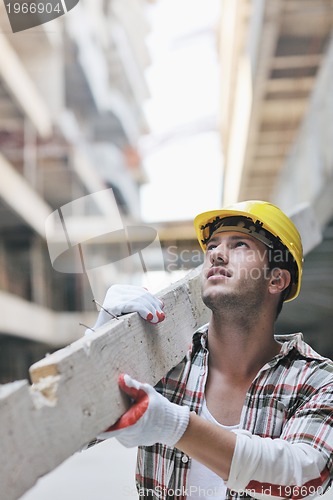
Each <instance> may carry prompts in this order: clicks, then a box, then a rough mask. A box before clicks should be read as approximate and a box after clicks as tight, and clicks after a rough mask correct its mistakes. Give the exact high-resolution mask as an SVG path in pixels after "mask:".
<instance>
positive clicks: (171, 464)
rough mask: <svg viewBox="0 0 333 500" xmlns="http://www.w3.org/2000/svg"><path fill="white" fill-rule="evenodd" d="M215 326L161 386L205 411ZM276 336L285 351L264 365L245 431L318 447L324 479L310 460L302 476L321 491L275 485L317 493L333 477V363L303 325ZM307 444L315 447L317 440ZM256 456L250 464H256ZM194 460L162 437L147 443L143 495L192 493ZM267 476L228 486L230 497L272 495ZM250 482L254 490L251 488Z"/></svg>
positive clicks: (292, 493) (180, 498)
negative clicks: (189, 484)
mask: <svg viewBox="0 0 333 500" xmlns="http://www.w3.org/2000/svg"><path fill="white" fill-rule="evenodd" d="M207 330H208V328H207V325H205V326H204V327H202V328H200V329H199V330H197V332H196V333H195V334H194V336H193V343H192V346H191V349H190V350H189V352H188V354H187V356H186V357H185V358H184V359H183V361H182V362H181V363H180V364H179V365H178V366H176V367H175V368H174V369H173V370H171V371H170V372H169V373H168V374H167V376H166V377H165V378H163V379H162V380H161V382H160V383H159V384H158V385H157V386H156V389H157V390H158V391H159V392H160V393H161V394H163V395H164V396H165V397H167V398H168V399H169V400H170V401H172V402H174V403H177V404H180V405H188V406H189V407H190V410H191V411H195V412H196V413H198V414H200V412H201V408H202V403H203V398H204V391H205V384H206V379H207V371H208V349H207ZM276 340H278V341H279V342H281V343H282V347H281V350H280V353H279V354H278V355H277V356H275V357H274V358H273V359H272V360H271V361H270V362H269V363H267V364H266V365H265V366H263V368H262V369H261V370H260V371H259V372H258V374H257V377H256V378H255V380H254V381H253V383H252V385H251V387H250V388H249V390H248V392H247V395H246V399H245V404H244V407H243V410H242V414H241V421H240V429H242V431H240V432H243V433H245V434H248V435H249V436H253V435H255V436H254V437H255V438H257V436H259V437H260V438H274V440H261V442H262V441H265V443H266V444H269V441H270V442H273V443H274V441H275V439H276V438H280V439H279V441H281V442H282V444H284V445H285V446H286V443H285V442H288V443H305V444H308V445H310V446H311V447H312V449H313V448H315V449H316V450H318V451H319V452H320V455H321V456H320V459H321V460H322V461H324V466H323V470H321V471H320V474H319V476H320V477H319V479H318V478H316V479H313V467H310V469H311V470H312V477H310V478H309V477H305V478H304V477H303V476H302V479H304V481H305V482H304V481H302V485H303V484H305V483H306V485H307V486H308V487H309V485H316V488H317V489H316V494H314V495H309V492H310V493H312V492H313V491H314V490H313V489H312V490H311V488H308V489H305V490H304V489H302V490H300V489H298V490H295V489H292V488H291V487H290V486H286V487H285V488H284V489H283V488H282V487H279V486H276V485H275V486H276V488H278V491H276V489H275V491H274V490H270V492H269V494H270V495H273V496H276V497H283V498H302V497H305V496H307V497H313V498H316V497H317V496H318V492H320V493H321V492H323V491H325V490H326V489H327V487H328V486H329V485H330V484H331V481H332V477H333V432H332V430H333V429H332V427H333V363H332V361H330V360H329V359H326V358H323V357H322V356H320V355H319V354H317V353H316V352H315V351H313V350H312V349H311V347H310V346H309V345H307V344H306V343H305V342H304V341H303V337H302V334H300V333H298V334H293V335H283V336H277V337H276ZM282 440H283V441H282ZM307 449H308V450H309V451H312V449H311V450H310V449H309V447H307ZM279 453H280V452H279ZM244 454H245V453H244ZM317 455H318V453H317ZM234 456H235V455H234ZM279 457H281V455H279ZM241 458H242V454H241ZM248 458H249V457H248ZM233 461H234V459H233ZM278 462H279V460H278ZM280 462H281V460H280ZM249 464H250V465H251V462H249ZM249 464H246V465H245V467H244V468H243V469H242V470H243V471H246V470H248V469H246V467H248V465H249ZM266 465H267V464H266ZM190 466H191V459H190V458H189V457H188V456H187V455H185V454H184V453H182V452H181V451H180V450H178V449H176V448H170V447H167V446H164V445H162V444H159V443H158V444H156V445H154V446H149V447H140V448H139V451H138V461H137V474H136V482H137V489H138V493H139V497H140V498H151V499H163V500H171V499H177V500H184V499H185V498H186V497H187V494H188V492H187V491H186V480H187V472H188V470H189V468H190ZM274 467H276V462H274ZM271 468H272V469H273V471H272V474H274V472H276V469H274V468H273V465H272V464H271ZM285 468H286V467H285ZM308 468H309V466H308ZM266 469H267V467H266ZM268 470H269V468H268ZM238 472H239V473H240V475H241V474H242V472H241V471H238ZM302 472H303V471H302ZM310 476H311V473H310ZM266 478H267V476H266ZM229 479H230V478H229ZM251 479H253V478H251ZM228 483H229V481H228ZM267 484H268V483H267V482H264V481H263V482H262V483H261V484H260V485H259V483H258V481H251V482H250V483H249V484H246V488H244V490H242V491H239V488H238V489H237V491H238V492H237V493H236V491H234V490H231V489H229V488H228V489H227V494H226V499H227V500H231V499H233V500H237V499H240V498H251V497H255V498H265V497H266V498H267V491H268V490H267ZM287 484H288V483H287ZM258 486H261V490H260V488H259V487H258ZM245 489H246V491H245ZM249 490H251V491H250V493H251V492H253V494H252V493H251V494H249ZM260 491H262V492H266V496H265V495H263V496H262V495H260ZM258 493H259V494H258Z"/></svg>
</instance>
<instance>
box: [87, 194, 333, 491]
mask: <svg viewBox="0 0 333 500" xmlns="http://www.w3.org/2000/svg"><path fill="white" fill-rule="evenodd" d="M194 224H195V229H196V233H197V236H198V239H199V243H200V245H201V247H202V249H203V251H204V252H205V257H204V264H203V268H202V273H201V286H202V299H203V301H204V303H205V304H206V305H207V307H208V308H209V309H210V310H211V319H210V322H209V324H208V325H205V326H203V327H202V328H200V329H199V330H198V331H196V332H195V333H194V335H193V342H192V346H191V349H190V351H189V352H188V354H187V356H186V357H185V358H184V359H183V361H182V362H181V363H180V364H179V365H178V366H177V367H175V368H174V369H173V370H171V371H170V372H169V373H168V374H167V375H166V377H165V378H163V379H162V380H161V381H160V382H159V383H158V384H157V386H156V387H155V388H153V387H151V386H150V385H148V384H145V383H142V382H138V381H137V380H134V379H132V378H131V377H130V376H129V375H121V376H120V379H119V384H120V387H121V389H122V390H123V391H124V392H125V393H126V394H128V395H129V396H130V398H131V399H132V401H133V404H132V406H131V407H130V409H129V410H128V411H127V412H126V413H125V414H124V415H123V416H122V417H121V418H120V419H119V421H118V422H117V423H116V424H115V425H113V426H111V427H110V428H109V429H108V430H106V431H105V432H104V433H103V434H102V435H101V436H100V439H106V438H109V437H113V436H115V437H117V439H118V440H119V441H120V442H121V443H123V444H124V445H125V446H127V447H133V446H139V451H138V462H137V475H136V479H137V488H138V493H139V497H140V498H156V499H157V498H158V499H165V500H167V499H168V500H170V499H176V498H177V499H182V500H184V499H185V498H215V499H220V500H221V499H232V498H233V499H235V498H236V499H238V498H245V497H247V498H251V497H253V498H258V499H261V498H272V497H276V498H303V497H306V498H316V497H318V496H319V495H320V494H322V493H323V492H325V491H326V490H327V488H328V487H329V485H330V484H331V481H332V478H333V429H332V427H333V363H332V361H330V360H328V359H326V358H324V357H322V356H320V355H319V354H317V353H316V352H315V351H314V350H312V349H311V347H310V346H309V345H307V344H306V343H305V342H304V341H303V338H302V335H301V334H291V335H283V336H275V335H274V323H275V320H276V317H277V315H278V313H279V311H280V309H281V306H282V304H283V302H286V301H290V300H293V299H295V298H296V297H297V295H298V294H299V291H300V286H301V277H302V263H303V256H302V243H301V239H300V235H299V233H298V231H297V229H296V227H295V226H294V224H293V223H292V221H291V220H290V219H289V218H288V217H287V216H286V215H285V214H284V213H283V212H282V211H281V210H280V209H279V208H277V207H276V206H274V205H271V204H269V203H267V202H262V201H246V202H243V203H238V204H235V205H233V206H232V207H229V208H227V209H222V210H217V211H212V212H205V213H203V214H200V215H198V216H197V217H196V218H195V221H194ZM103 307H104V309H105V310H101V312H100V314H99V317H98V320H97V324H96V326H99V325H100V324H102V323H104V322H105V321H107V320H109V319H110V318H109V315H108V314H107V313H106V311H109V312H110V313H111V314H113V315H119V314H124V313H127V312H132V311H137V312H138V313H139V314H140V315H141V316H142V317H143V318H145V319H147V321H150V322H152V323H157V322H159V321H162V320H163V319H164V313H163V304H162V303H161V301H160V300H159V299H157V298H156V297H154V296H153V295H151V294H150V293H149V292H147V291H146V290H143V289H141V288H140V287H131V286H121V285H116V286H113V287H111V288H110V289H109V290H108V293H107V295H106V298H105V301H104V304H103Z"/></svg>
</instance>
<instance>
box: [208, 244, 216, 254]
mask: <svg viewBox="0 0 333 500" xmlns="http://www.w3.org/2000/svg"><path fill="white" fill-rule="evenodd" d="M216 247H217V245H214V244H213V243H211V244H210V245H207V247H206V251H207V252H209V250H214V248H216Z"/></svg>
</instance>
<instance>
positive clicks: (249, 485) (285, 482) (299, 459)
mask: <svg viewBox="0 0 333 500" xmlns="http://www.w3.org/2000/svg"><path fill="white" fill-rule="evenodd" d="M234 432H235V433H236V434H237V440H236V447H235V452H234V456H233V459H232V463H231V469H230V475H229V479H228V481H227V486H228V488H230V489H231V490H233V491H238V492H239V491H241V492H246V493H247V494H249V495H250V496H252V497H254V498H258V499H270V500H272V497H275V498H294V499H298V498H305V497H308V498H311V497H312V498H316V497H318V495H320V494H321V493H323V492H324V489H325V488H324V485H325V484H326V486H327V483H328V482H329V471H328V469H327V467H326V460H325V457H324V456H323V455H322V454H321V453H320V452H319V451H318V450H316V449H314V448H313V447H311V446H309V445H308V444H305V443H289V442H287V441H285V440H283V439H271V438H262V437H260V436H255V435H253V434H251V433H250V432H248V431H244V430H236V431H234Z"/></svg>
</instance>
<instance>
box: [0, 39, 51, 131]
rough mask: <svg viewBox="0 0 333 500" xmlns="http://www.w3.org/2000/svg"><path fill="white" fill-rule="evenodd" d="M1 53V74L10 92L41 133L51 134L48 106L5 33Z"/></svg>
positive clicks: (0, 46)
mask: <svg viewBox="0 0 333 500" xmlns="http://www.w3.org/2000/svg"><path fill="white" fill-rule="evenodd" d="M0 54H1V57H0V76H1V78H2V79H3V81H4V83H5V85H6V88H7V90H8V92H9V93H10V94H11V96H12V97H13V99H14V100H15V102H16V103H17V104H18V106H19V108H20V109H21V111H22V112H23V114H24V115H26V116H27V117H28V118H29V119H30V120H31V122H32V124H33V125H34V126H35V127H36V130H37V131H38V133H39V135H40V136H41V137H48V136H50V135H51V132H52V121H51V116H50V113H49V111H48V108H47V106H46V104H45V103H44V102H43V100H42V99H41V97H40V95H39V93H38V91H37V89H36V87H35V85H34V83H33V81H32V80H31V78H30V77H29V75H28V73H27V72H26V70H25V68H24V66H23V65H22V63H21V61H20V59H19V57H18V56H17V54H16V52H15V51H14V49H13V48H12V47H11V45H10V43H9V42H8V40H7V38H6V37H5V35H4V34H1V35H0Z"/></svg>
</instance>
